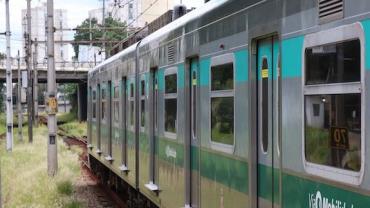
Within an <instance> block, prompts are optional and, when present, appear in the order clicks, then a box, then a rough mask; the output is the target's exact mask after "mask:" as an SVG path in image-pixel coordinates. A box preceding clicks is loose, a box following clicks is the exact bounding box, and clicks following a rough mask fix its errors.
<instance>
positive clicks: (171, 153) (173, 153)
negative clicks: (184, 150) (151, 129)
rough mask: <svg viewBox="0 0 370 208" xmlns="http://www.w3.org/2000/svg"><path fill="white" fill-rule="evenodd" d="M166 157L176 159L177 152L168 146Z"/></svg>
mask: <svg viewBox="0 0 370 208" xmlns="http://www.w3.org/2000/svg"><path fill="white" fill-rule="evenodd" d="M166 156H167V157H173V158H176V156H177V153H176V150H175V149H173V148H171V147H170V146H168V145H167V146H166Z"/></svg>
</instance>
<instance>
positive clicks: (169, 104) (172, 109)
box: [165, 98, 177, 133]
mask: <svg viewBox="0 0 370 208" xmlns="http://www.w3.org/2000/svg"><path fill="white" fill-rule="evenodd" d="M176 114H177V99H172V98H171V99H166V102H165V119H166V120H165V131H166V132H170V133H176V117H177V115H176Z"/></svg>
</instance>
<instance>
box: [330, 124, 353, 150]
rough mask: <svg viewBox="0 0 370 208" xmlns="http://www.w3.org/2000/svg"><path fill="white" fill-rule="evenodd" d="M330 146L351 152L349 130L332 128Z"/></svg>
mask: <svg viewBox="0 0 370 208" xmlns="http://www.w3.org/2000/svg"><path fill="white" fill-rule="evenodd" d="M330 144H331V147H332V148H333V149H342V150H349V138H348V130H347V129H346V128H340V127H331V129H330Z"/></svg>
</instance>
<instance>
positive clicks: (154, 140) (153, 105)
mask: <svg viewBox="0 0 370 208" xmlns="http://www.w3.org/2000/svg"><path fill="white" fill-rule="evenodd" d="M149 92H150V94H149V106H150V108H149V119H150V122H149V123H150V126H149V138H150V139H149V143H150V160H149V180H150V181H149V183H148V184H146V185H145V186H146V187H147V188H148V189H149V190H151V191H158V161H157V154H158V152H157V150H158V68H152V69H151V70H150V79H149Z"/></svg>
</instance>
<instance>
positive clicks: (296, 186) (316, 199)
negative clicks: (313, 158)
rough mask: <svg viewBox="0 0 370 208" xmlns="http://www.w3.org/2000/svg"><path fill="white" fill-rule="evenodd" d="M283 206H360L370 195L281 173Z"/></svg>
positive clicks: (359, 207)
mask: <svg viewBox="0 0 370 208" xmlns="http://www.w3.org/2000/svg"><path fill="white" fill-rule="evenodd" d="M282 200H283V206H282V207H284V208H329V207H332V208H362V207H364V208H365V207H369V206H370V196H366V195H363V194H359V193H355V192H351V191H348V190H345V189H340V188H337V187H335V186H332V185H328V184H324V183H319V182H316V181H313V180H309V179H304V178H301V177H297V176H293V175H290V174H286V173H283V199H282Z"/></svg>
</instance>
